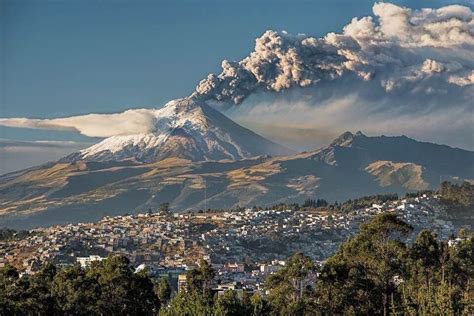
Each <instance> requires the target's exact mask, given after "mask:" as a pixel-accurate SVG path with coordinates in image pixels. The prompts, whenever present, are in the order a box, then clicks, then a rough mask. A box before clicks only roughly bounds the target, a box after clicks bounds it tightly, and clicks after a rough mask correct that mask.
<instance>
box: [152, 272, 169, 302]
mask: <svg viewBox="0 0 474 316" xmlns="http://www.w3.org/2000/svg"><path fill="white" fill-rule="evenodd" d="M155 293H156V295H157V296H158V298H159V300H160V303H161V304H166V303H168V301H169V300H170V298H171V286H170V283H169V282H168V279H167V278H161V279H160V280H159V281H158V282H157V283H156V284H155Z"/></svg>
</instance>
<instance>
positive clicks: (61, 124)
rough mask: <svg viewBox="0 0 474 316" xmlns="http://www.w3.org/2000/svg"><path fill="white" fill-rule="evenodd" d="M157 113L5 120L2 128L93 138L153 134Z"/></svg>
mask: <svg viewBox="0 0 474 316" xmlns="http://www.w3.org/2000/svg"><path fill="white" fill-rule="evenodd" d="M155 120H156V117H155V115H154V110H149V109H135V110H127V111H125V112H121V113H113V114H87V115H79V116H72V117H65V118H56V119H28V118H4V119H0V125H1V126H8V127H20V128H33V129H49V130H66V131H76V132H79V133H81V134H83V135H86V136H90V137H110V136H118V135H129V134H137V133H147V132H150V131H153V129H154V127H155V126H154V124H155Z"/></svg>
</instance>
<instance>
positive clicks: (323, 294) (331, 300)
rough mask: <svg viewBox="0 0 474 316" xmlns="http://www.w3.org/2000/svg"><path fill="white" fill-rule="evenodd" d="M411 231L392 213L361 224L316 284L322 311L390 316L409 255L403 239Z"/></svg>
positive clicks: (331, 260)
mask: <svg viewBox="0 0 474 316" xmlns="http://www.w3.org/2000/svg"><path fill="white" fill-rule="evenodd" d="M411 230H412V227H411V226H410V225H408V224H406V223H405V222H403V221H401V220H400V219H398V218H397V216H396V215H395V214H392V213H384V214H380V215H378V216H376V217H375V218H374V219H373V220H372V221H370V222H368V223H364V224H362V225H361V226H360V228H359V233H358V234H357V235H356V236H354V237H353V238H351V239H350V240H349V241H347V242H346V243H344V244H342V245H341V247H340V248H339V249H338V251H337V253H336V254H335V255H334V256H333V257H331V258H330V259H329V260H328V261H327V263H326V265H325V266H324V267H323V269H322V271H321V275H320V278H319V280H318V284H317V291H318V303H319V305H320V307H321V309H322V310H325V311H327V312H330V313H342V312H348V311H350V312H354V313H357V314H383V315H387V314H388V313H389V305H390V303H391V300H392V297H393V296H394V295H397V293H396V291H395V289H396V283H397V279H398V278H399V277H400V276H401V275H403V269H404V265H403V262H404V259H403V258H404V257H405V256H406V255H407V249H406V246H405V244H404V243H403V242H402V241H401V238H402V237H403V236H405V235H406V234H407V233H409V232H410V231H411Z"/></svg>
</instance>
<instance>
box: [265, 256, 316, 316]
mask: <svg viewBox="0 0 474 316" xmlns="http://www.w3.org/2000/svg"><path fill="white" fill-rule="evenodd" d="M314 272H315V266H314V263H313V261H312V260H311V259H310V258H309V257H307V256H305V255H304V254H302V253H297V254H295V255H294V256H292V257H291V258H290V259H289V260H288V263H287V265H286V267H285V268H284V269H281V270H280V271H278V272H277V273H275V274H272V275H271V276H270V277H268V279H267V280H266V282H265V288H266V289H267V290H268V291H269V295H268V302H269V303H270V305H271V307H272V310H273V311H274V312H275V313H276V314H279V315H303V314H305V313H308V312H309V311H311V310H313V309H314V305H313V303H312V296H313V294H314V292H313V288H312V286H311V284H312V281H311V279H312V276H313V275H314Z"/></svg>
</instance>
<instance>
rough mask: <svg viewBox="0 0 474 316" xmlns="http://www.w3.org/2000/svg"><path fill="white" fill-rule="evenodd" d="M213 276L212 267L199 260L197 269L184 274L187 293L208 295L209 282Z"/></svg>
mask: <svg viewBox="0 0 474 316" xmlns="http://www.w3.org/2000/svg"><path fill="white" fill-rule="evenodd" d="M214 276H215V271H214V269H213V268H212V266H211V265H210V264H209V263H208V262H207V261H206V260H201V261H200V262H199V268H197V269H192V270H190V271H188V272H187V273H186V282H187V289H188V291H190V292H199V293H202V294H204V295H206V294H209V295H210V294H211V293H210V290H211V289H210V287H211V282H212V280H213V279H214Z"/></svg>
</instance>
